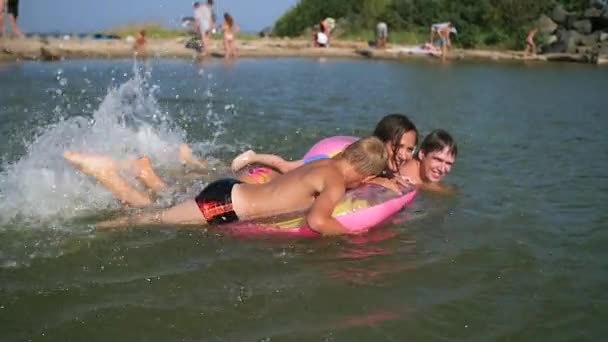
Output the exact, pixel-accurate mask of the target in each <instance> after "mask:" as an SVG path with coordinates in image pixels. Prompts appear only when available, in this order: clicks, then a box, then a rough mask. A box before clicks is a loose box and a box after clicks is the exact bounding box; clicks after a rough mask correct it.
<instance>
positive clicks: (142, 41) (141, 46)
mask: <svg viewBox="0 0 608 342" xmlns="http://www.w3.org/2000/svg"><path fill="white" fill-rule="evenodd" d="M147 47H148V40H147V39H146V30H141V31H139V32H137V35H136V36H135V43H133V51H134V52H135V53H136V54H138V55H140V54H145V53H146V50H147Z"/></svg>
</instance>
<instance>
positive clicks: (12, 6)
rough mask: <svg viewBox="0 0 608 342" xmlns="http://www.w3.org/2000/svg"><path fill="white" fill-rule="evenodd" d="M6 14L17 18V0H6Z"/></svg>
mask: <svg viewBox="0 0 608 342" xmlns="http://www.w3.org/2000/svg"><path fill="white" fill-rule="evenodd" d="M8 14H12V15H13V16H14V17H15V19H17V17H18V16H19V0H8Z"/></svg>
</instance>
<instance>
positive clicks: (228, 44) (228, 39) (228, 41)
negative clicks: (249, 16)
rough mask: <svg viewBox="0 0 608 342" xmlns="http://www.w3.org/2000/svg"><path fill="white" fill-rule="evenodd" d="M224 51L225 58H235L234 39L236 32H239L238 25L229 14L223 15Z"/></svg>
mask: <svg viewBox="0 0 608 342" xmlns="http://www.w3.org/2000/svg"><path fill="white" fill-rule="evenodd" d="M222 30H223V32H224V50H225V53H226V55H225V57H226V58H230V57H236V48H235V47H234V38H235V35H236V33H237V32H239V27H238V25H237V24H236V23H235V22H234V19H233V18H232V16H231V15H230V14H229V13H224V26H223V29H222Z"/></svg>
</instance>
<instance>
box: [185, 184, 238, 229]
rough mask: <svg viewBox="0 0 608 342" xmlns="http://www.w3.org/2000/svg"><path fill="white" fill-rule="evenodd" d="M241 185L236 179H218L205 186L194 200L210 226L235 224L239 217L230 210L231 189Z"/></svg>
mask: <svg viewBox="0 0 608 342" xmlns="http://www.w3.org/2000/svg"><path fill="white" fill-rule="evenodd" d="M240 183H242V182H241V181H239V180H236V179H220V180H217V181H215V182H213V183H211V184H209V185H207V186H206V187H205V188H204V189H203V191H201V193H200V194H198V196H196V198H195V199H194V200H195V201H196V204H197V205H198V208H199V209H200V210H201V213H202V214H203V217H205V220H206V221H207V223H208V224H210V225H218V224H226V223H231V222H236V221H238V220H239V217H238V216H237V215H236V213H235V212H234V209H233V208H232V188H233V187H234V186H235V185H236V184H240Z"/></svg>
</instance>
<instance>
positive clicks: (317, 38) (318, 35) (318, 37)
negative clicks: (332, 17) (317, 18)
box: [312, 22, 329, 47]
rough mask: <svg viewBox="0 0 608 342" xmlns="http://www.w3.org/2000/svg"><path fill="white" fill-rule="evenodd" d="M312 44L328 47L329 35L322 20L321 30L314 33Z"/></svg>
mask: <svg viewBox="0 0 608 342" xmlns="http://www.w3.org/2000/svg"><path fill="white" fill-rule="evenodd" d="M312 45H313V46H314V47H328V46H329V36H328V35H327V33H325V25H323V23H322V22H321V23H320V24H319V30H318V31H317V32H315V33H314V34H313V35H312Z"/></svg>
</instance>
